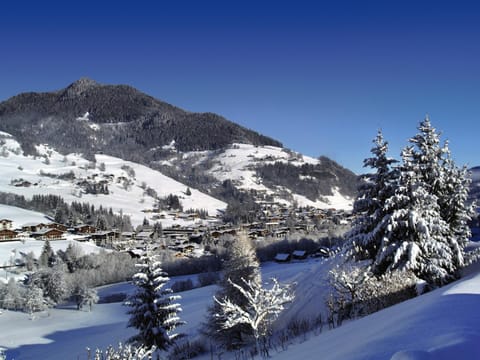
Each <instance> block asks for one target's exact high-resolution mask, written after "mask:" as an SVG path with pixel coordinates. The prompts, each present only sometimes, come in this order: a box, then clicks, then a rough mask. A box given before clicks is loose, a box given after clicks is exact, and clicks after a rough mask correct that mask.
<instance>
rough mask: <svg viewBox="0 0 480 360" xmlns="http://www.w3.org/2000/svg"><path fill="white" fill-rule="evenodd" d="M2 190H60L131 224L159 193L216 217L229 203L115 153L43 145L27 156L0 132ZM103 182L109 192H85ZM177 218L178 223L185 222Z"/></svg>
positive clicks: (22, 192) (28, 192)
mask: <svg viewBox="0 0 480 360" xmlns="http://www.w3.org/2000/svg"><path fill="white" fill-rule="evenodd" d="M0 144H1V146H0V155H1V156H0V169H2V177H1V178H0V191H2V192H10V193H16V194H20V195H24V196H25V197H27V198H30V197H31V196H33V195H35V194H55V195H60V196H62V197H63V198H64V199H65V201H66V202H67V203H70V202H72V201H76V202H88V203H90V204H93V205H95V206H96V207H99V206H103V207H106V208H108V207H111V208H112V209H113V210H114V211H116V212H118V211H120V210H122V211H123V213H124V214H125V215H130V216H131V217H132V223H133V224H134V225H135V224H139V223H141V222H142V220H143V218H144V217H147V218H151V216H152V214H150V213H148V211H150V210H151V209H152V208H153V206H154V203H155V199H154V197H153V196H154V195H155V194H156V195H158V197H166V196H168V195H170V194H172V195H176V196H178V197H179V199H180V202H181V204H182V206H183V208H184V209H185V210H186V209H205V210H207V211H208V213H209V215H213V216H214V215H216V214H217V211H218V210H219V209H224V208H225V207H226V204H225V203H224V202H222V201H219V200H217V199H215V198H212V197H211V196H208V195H205V194H204V193H201V192H200V191H197V190H195V189H190V192H191V194H190V195H187V194H186V193H187V186H185V185H183V184H181V183H179V182H177V181H175V180H173V179H171V178H169V177H167V176H164V175H163V174H161V173H160V172H158V171H155V170H152V169H150V168H148V167H146V166H143V165H139V164H136V163H133V162H129V161H124V160H122V159H118V158H115V157H111V156H107V155H102V154H97V155H96V156H95V159H96V162H95V163H94V162H91V161H88V160H86V159H84V158H83V157H82V156H81V155H79V154H69V155H66V156H64V155H61V154H59V153H58V152H56V151H55V150H54V149H52V148H50V147H48V146H46V145H42V146H38V147H37V151H38V153H39V154H40V156H36V157H33V156H24V155H23V152H22V149H21V147H20V145H19V143H18V142H17V141H16V140H15V139H14V138H13V137H11V136H10V135H9V134H6V133H1V134H0ZM92 184H95V185H98V184H100V186H103V187H104V188H107V189H108V194H105V193H97V194H92V193H86V191H85V186H89V185H92ZM162 221H163V222H165V223H166V224H165V225H171V224H172V223H174V220H173V219H172V218H171V217H170V218H169V217H168V216H166V219H164V220H162ZM180 221H181V220H178V221H177V222H180Z"/></svg>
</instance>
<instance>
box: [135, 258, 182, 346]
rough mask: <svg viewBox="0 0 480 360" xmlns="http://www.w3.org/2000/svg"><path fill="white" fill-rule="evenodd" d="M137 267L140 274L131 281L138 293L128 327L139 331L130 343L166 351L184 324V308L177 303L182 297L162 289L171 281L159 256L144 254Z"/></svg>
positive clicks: (136, 293) (169, 290)
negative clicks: (180, 317) (182, 317)
mask: <svg viewBox="0 0 480 360" xmlns="http://www.w3.org/2000/svg"><path fill="white" fill-rule="evenodd" d="M137 267H138V268H139V270H140V271H139V272H138V273H136V274H135V275H134V276H133V279H132V281H133V284H134V285H135V287H136V291H135V293H134V294H133V295H132V296H131V297H130V298H128V300H127V302H126V305H127V306H129V307H131V309H130V310H129V311H128V314H130V320H129V321H128V326H129V327H134V328H136V329H138V331H139V332H138V334H136V335H134V336H133V337H132V338H130V340H129V341H130V342H131V343H133V344H134V345H137V346H142V347H144V348H146V349H150V348H152V347H154V346H155V347H156V348H158V349H161V350H165V349H167V348H168V347H169V346H170V345H172V344H173V343H174V342H175V340H176V339H177V338H178V337H179V336H180V334H177V333H173V331H174V330H175V329H176V328H177V327H178V326H180V325H182V324H184V322H183V321H181V320H180V319H179V317H178V313H179V312H181V311H182V309H181V307H180V304H178V303H176V301H177V300H178V299H180V296H175V295H171V293H172V290H171V289H164V288H163V287H164V286H165V284H166V282H167V281H168V280H169V278H168V277H167V274H166V273H165V272H164V271H163V270H162V269H161V263H160V262H159V261H157V257H156V256H150V255H148V254H147V255H144V256H143V257H142V258H140V263H139V264H137Z"/></svg>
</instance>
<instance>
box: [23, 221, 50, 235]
mask: <svg viewBox="0 0 480 360" xmlns="http://www.w3.org/2000/svg"><path fill="white" fill-rule="evenodd" d="M46 227H47V225H45V224H44V223H33V222H31V223H26V224H23V225H22V231H25V232H29V233H34V232H37V231H40V230H42V229H45V228H46Z"/></svg>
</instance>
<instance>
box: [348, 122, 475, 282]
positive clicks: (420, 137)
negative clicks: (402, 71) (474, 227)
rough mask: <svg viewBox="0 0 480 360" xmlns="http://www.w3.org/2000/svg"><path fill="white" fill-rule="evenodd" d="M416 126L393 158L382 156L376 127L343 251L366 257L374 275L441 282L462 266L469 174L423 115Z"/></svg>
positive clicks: (468, 209) (469, 212)
mask: <svg viewBox="0 0 480 360" xmlns="http://www.w3.org/2000/svg"><path fill="white" fill-rule="evenodd" d="M418 130H419V133H418V134H416V135H415V136H414V137H412V138H411V139H410V140H409V145H408V146H406V147H405V148H404V149H403V150H402V152H401V161H400V162H398V161H396V160H394V159H392V158H390V157H388V155H387V152H388V143H387V141H385V140H384V138H383V135H382V133H381V132H380V131H379V132H378V135H377V137H376V139H375V140H374V144H375V145H374V147H373V148H372V150H371V152H372V154H373V156H372V157H371V158H367V159H365V161H364V165H365V166H366V167H370V168H371V169H373V172H372V173H370V174H367V175H365V176H364V178H363V180H364V181H363V182H362V185H361V187H360V189H359V196H358V198H357V200H356V201H355V204H354V212H355V213H356V215H357V218H356V221H355V223H354V226H353V229H352V230H351V232H350V233H349V235H348V242H347V244H348V245H347V249H348V253H349V254H350V255H352V256H353V257H354V258H356V259H360V260H370V261H371V267H372V270H373V273H374V274H376V275H381V274H384V273H387V272H390V271H393V270H407V271H411V272H413V273H414V274H415V276H416V277H417V278H420V279H423V280H425V281H426V282H427V283H428V284H429V285H430V286H441V285H443V284H445V283H447V282H449V281H452V280H453V279H455V278H456V277H457V276H458V270H459V269H460V268H461V267H463V266H464V265H465V264H466V259H465V254H464V248H465V246H466V244H467V242H468V239H469V238H470V236H471V233H470V229H469V226H468V221H469V220H470V218H471V216H472V214H473V213H474V208H473V205H471V204H468V203H467V198H468V189H469V184H470V179H469V176H468V171H467V169H466V167H462V168H460V167H458V166H456V165H455V162H454V161H453V159H452V156H451V153H450V150H449V148H448V142H445V143H443V144H441V142H440V134H439V133H438V132H437V131H436V129H435V128H434V127H433V126H432V124H431V122H430V119H429V118H428V117H426V118H425V119H424V120H423V121H422V122H421V123H420V125H419V127H418Z"/></svg>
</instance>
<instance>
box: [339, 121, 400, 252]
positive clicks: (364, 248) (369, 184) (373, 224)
mask: <svg viewBox="0 0 480 360" xmlns="http://www.w3.org/2000/svg"><path fill="white" fill-rule="evenodd" d="M373 143H374V144H375V145H374V147H373V148H372V149H371V153H372V154H373V157H371V158H367V159H365V160H364V165H363V166H364V167H370V168H371V169H373V170H374V172H373V173H369V174H366V175H364V176H363V178H362V182H361V183H360V186H359V189H358V196H357V199H356V200H355V203H354V206H353V211H354V213H355V214H356V215H357V216H356V219H355V221H354V223H353V226H352V230H351V231H350V232H349V234H348V235H347V239H348V241H347V246H348V252H349V253H350V255H353V256H354V257H355V258H357V259H372V260H373V259H375V257H376V255H377V251H378V249H379V248H380V244H381V241H382V237H383V234H384V231H385V228H384V227H382V226H381V225H382V219H383V218H384V217H385V215H386V214H385V209H384V204H385V200H386V199H387V198H389V197H390V196H391V195H392V193H393V191H394V188H395V182H396V177H397V175H398V173H397V171H396V170H395V169H392V165H393V164H394V163H396V160H394V159H392V158H389V157H388V156H387V152H388V142H386V141H385V140H384V138H383V134H382V132H381V131H380V130H379V131H378V133H377V136H376V138H375V139H374V140H373Z"/></svg>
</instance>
